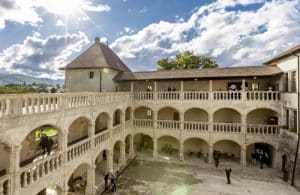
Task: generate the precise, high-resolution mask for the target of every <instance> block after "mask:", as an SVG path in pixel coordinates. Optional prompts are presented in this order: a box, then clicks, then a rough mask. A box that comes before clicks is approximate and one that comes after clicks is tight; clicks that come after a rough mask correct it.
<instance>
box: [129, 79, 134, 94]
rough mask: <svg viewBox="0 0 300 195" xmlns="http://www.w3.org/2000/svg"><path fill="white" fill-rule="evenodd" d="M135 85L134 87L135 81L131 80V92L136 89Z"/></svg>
mask: <svg viewBox="0 0 300 195" xmlns="http://www.w3.org/2000/svg"><path fill="white" fill-rule="evenodd" d="M133 87H134V84H133V81H131V82H130V92H133V90H134V88H133Z"/></svg>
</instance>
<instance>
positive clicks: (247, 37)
mask: <svg viewBox="0 0 300 195" xmlns="http://www.w3.org/2000/svg"><path fill="white" fill-rule="evenodd" d="M254 3H260V4H258V6H259V8H258V9H257V10H248V9H247V6H249V5H250V4H254ZM238 6H239V7H240V6H243V7H244V9H242V10H238ZM299 15H300V2H299V1H297V0H292V1H290V0H273V1H271V2H264V3H262V1H261V0H259V1H255V0H239V1H238V0H219V1H217V2H214V3H211V4H208V5H205V6H202V7H199V8H198V9H197V10H195V11H194V12H193V14H192V15H191V16H190V18H189V19H187V20H186V21H183V20H177V21H176V22H174V23H171V22H166V21H160V22H158V23H153V24H150V25H148V26H147V27H145V28H144V29H142V30H140V31H138V32H136V33H135V34H132V35H124V36H122V37H119V38H118V39H116V40H115V41H114V42H113V43H112V44H111V47H112V48H113V49H114V50H115V51H116V52H117V53H118V54H119V55H120V57H122V59H123V60H124V61H125V62H126V63H127V64H128V65H129V66H130V68H131V69H133V70H145V69H148V70H153V69H156V61H157V60H158V59H160V58H162V57H168V56H174V55H176V54H177V53H178V52H182V51H184V50H192V51H193V52H194V53H196V54H203V55H208V56H212V57H213V58H215V60H217V61H218V63H219V64H220V65H221V66H232V65H234V66H235V65H259V64H261V62H262V61H263V60H264V59H265V58H266V57H270V56H271V55H273V54H274V51H275V52H278V51H280V50H282V49H286V48H287V47H288V46H290V45H291V44H295V43H297V42H299V41H300V25H299V22H300V19H299Z"/></svg>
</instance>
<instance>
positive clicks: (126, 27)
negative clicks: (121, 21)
mask: <svg viewBox="0 0 300 195" xmlns="http://www.w3.org/2000/svg"><path fill="white" fill-rule="evenodd" d="M123 29H124V31H125V33H127V34H132V33H134V31H135V30H134V29H132V28H130V27H128V26H125V27H124V28H123ZM120 35H122V34H120Z"/></svg>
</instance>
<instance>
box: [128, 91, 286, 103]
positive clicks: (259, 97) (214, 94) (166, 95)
mask: <svg viewBox="0 0 300 195" xmlns="http://www.w3.org/2000/svg"><path fill="white" fill-rule="evenodd" d="M133 97H134V100H138V101H143V100H217V101H221V100H222V101H224V100H226V101H227V100H230V101H232V100H234V101H237V100H243V101H279V100H280V92H279V91H181V92H180V91H158V92H134V95H133Z"/></svg>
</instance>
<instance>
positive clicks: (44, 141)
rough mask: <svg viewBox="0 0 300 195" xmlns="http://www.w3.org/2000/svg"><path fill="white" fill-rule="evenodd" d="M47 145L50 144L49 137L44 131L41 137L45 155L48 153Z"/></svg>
mask: <svg viewBox="0 0 300 195" xmlns="http://www.w3.org/2000/svg"><path fill="white" fill-rule="evenodd" d="M47 145H48V137H47V136H46V134H44V133H43V134H42V136H41V139H40V146H41V147H42V149H43V155H45V153H46V150H47Z"/></svg>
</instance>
